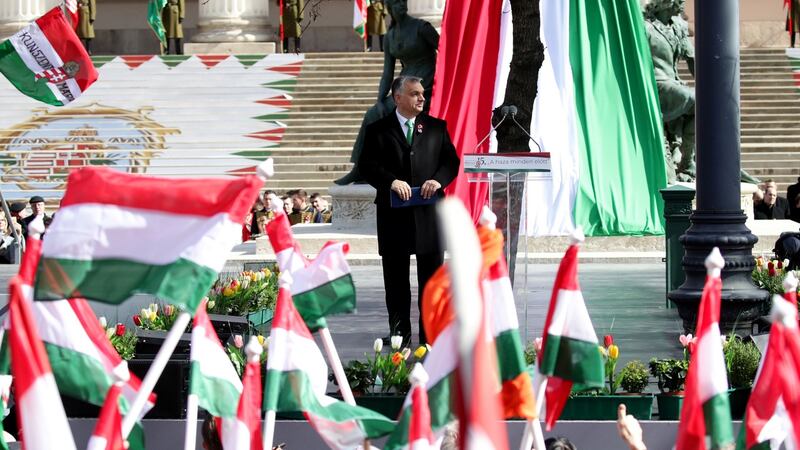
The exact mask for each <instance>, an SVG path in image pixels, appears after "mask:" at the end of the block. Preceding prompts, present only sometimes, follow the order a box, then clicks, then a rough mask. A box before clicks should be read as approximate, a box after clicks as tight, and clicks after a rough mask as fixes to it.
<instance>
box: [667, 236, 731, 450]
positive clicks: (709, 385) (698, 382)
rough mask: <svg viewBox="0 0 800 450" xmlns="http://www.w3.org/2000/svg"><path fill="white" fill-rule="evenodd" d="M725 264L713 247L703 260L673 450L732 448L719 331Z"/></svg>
mask: <svg viewBox="0 0 800 450" xmlns="http://www.w3.org/2000/svg"><path fill="white" fill-rule="evenodd" d="M724 265H725V260H724V259H723V258H722V255H721V254H720V252H719V249H718V248H716V247H714V249H713V250H712V251H711V254H710V255H709V256H708V257H707V258H706V267H707V268H708V276H706V284H705V286H703V295H702V297H701V299H700V309H699V311H698V313H697V345H696V346H695V350H694V352H693V353H692V356H691V359H690V361H689V371H688V373H687V375H686V396H685V397H684V400H683V408H682V409H681V420H680V423H679V424H678V441H677V442H676V444H675V448H676V449H677V450H689V449H692V450H703V449H705V448H707V447H706V441H707V440H708V438H709V437H710V442H711V447H710V448H724V447H725V446H726V445H729V444H732V443H733V442H734V439H733V425H732V422H731V408H730V403H729V401H728V376H727V372H726V370H725V356H724V354H723V352H722V340H721V334H720V331H719V310H720V307H721V305H722V301H721V297H722V280H721V279H720V270H722V267H723V266H724Z"/></svg>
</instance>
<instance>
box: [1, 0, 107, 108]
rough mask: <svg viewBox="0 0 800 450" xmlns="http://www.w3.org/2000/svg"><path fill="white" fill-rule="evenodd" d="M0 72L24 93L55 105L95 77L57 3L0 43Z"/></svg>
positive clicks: (65, 101) (77, 93)
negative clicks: (56, 5)
mask: <svg viewBox="0 0 800 450" xmlns="http://www.w3.org/2000/svg"><path fill="white" fill-rule="evenodd" d="M0 72H1V73H2V74H3V75H5V77H6V78H8V80H9V81H10V82H11V84H13V85H14V87H16V88H17V89H18V90H19V91H20V92H22V93H23V94H25V95H27V96H29V97H32V98H34V99H36V100H39V101H40V102H44V103H47V104H50V105H55V106H63V105H66V104H68V103H71V102H73V101H75V100H76V99H77V98H78V97H80V96H81V94H83V93H84V92H85V91H86V89H89V86H91V85H92V83H94V82H95V80H97V70H95V68H94V65H93V64H92V60H91V58H89V54H88V53H86V49H84V48H83V44H81V41H80V40H79V39H78V36H77V35H76V34H75V31H74V30H73V29H72V27H71V26H70V25H69V24H68V23H67V20H66V18H65V17H64V14H63V13H62V12H61V8H60V7H55V8H53V9H51V10H50V11H49V12H48V13H47V14H45V15H43V16H42V17H40V18H38V19H36V20H35V21H34V22H31V24H30V25H28V26H27V27H25V28H23V29H22V30H20V31H18V32H17V33H16V34H15V35H13V36H11V37H10V38H8V39H7V40H6V41H4V42H3V43H1V44H0Z"/></svg>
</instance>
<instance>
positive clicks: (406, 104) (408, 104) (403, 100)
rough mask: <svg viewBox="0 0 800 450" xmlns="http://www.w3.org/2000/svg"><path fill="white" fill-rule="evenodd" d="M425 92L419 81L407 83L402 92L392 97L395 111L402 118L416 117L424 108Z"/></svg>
mask: <svg viewBox="0 0 800 450" xmlns="http://www.w3.org/2000/svg"><path fill="white" fill-rule="evenodd" d="M424 92H425V90H424V89H423V88H422V84H421V83H420V82H419V81H410V82H409V81H407V82H406V83H405V85H404V86H403V89H402V91H401V92H400V93H399V94H397V95H395V96H394V102H395V104H397V111H399V112H400V114H401V115H403V116H404V117H409V118H410V117H417V115H419V113H421V112H422V107H423V106H425V93H424Z"/></svg>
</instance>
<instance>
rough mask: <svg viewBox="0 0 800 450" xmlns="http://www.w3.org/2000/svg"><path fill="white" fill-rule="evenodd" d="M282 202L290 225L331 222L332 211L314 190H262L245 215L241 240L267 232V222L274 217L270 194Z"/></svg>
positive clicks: (247, 239) (323, 198)
mask: <svg viewBox="0 0 800 450" xmlns="http://www.w3.org/2000/svg"><path fill="white" fill-rule="evenodd" d="M273 195H274V196H276V197H278V198H280V200H281V201H282V202H283V211H284V212H285V213H286V215H287V216H288V217H289V223H290V224H291V225H297V224H302V223H331V219H332V216H333V211H332V210H331V207H330V204H329V203H328V200H326V199H325V197H323V196H322V194H320V193H318V192H314V193H313V194H311V195H310V196H309V195H308V193H307V192H306V191H304V190H303V189H293V190H290V191H286V193H285V194H284V195H282V196H278V194H277V193H276V192H275V191H271V190H267V191H264V193H263V194H261V196H260V197H259V198H258V199H256V201H255V202H254V203H253V208H252V209H251V210H250V214H248V216H247V217H245V221H244V226H243V227H242V242H245V241H249V240H250V239H255V238H257V237H259V236H262V235H265V234H266V233H267V223H269V221H270V220H272V219H273V217H274V212H273V211H272V209H273V208H272V196H273Z"/></svg>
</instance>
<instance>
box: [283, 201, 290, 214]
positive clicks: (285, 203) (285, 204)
mask: <svg viewBox="0 0 800 450" xmlns="http://www.w3.org/2000/svg"><path fill="white" fill-rule="evenodd" d="M283 211H284V212H285V213H286V214H291V212H292V199H290V198H286V199H284V200H283Z"/></svg>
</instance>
